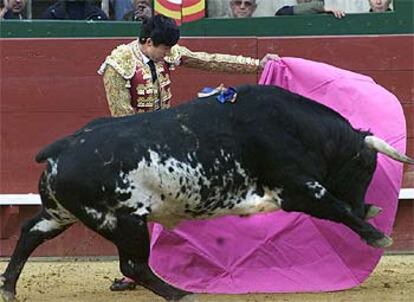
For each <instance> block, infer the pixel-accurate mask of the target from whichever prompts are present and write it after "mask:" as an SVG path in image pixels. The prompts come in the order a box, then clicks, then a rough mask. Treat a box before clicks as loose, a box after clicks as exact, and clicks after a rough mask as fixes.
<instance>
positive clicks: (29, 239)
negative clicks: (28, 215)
mask: <svg viewBox="0 0 414 302" xmlns="http://www.w3.org/2000/svg"><path fill="white" fill-rule="evenodd" d="M66 218H67V217H66ZM73 222H74V220H68V219H64V220H60V219H58V218H56V217H52V216H51V215H50V214H48V213H47V212H46V211H45V210H43V211H42V212H41V213H40V214H38V215H37V216H36V217H35V218H33V219H31V220H29V221H28V222H27V223H26V224H25V225H24V226H23V227H22V231H21V234H20V238H19V240H18V241H17V245H16V247H15V249H14V252H13V255H12V257H11V259H10V262H9V264H8V265H7V268H6V271H5V272H4V273H3V274H2V275H0V297H2V298H3V300H4V301H7V302H8V301H14V297H15V295H16V283H17V280H18V279H19V276H20V273H21V272H22V270H23V267H24V265H25V263H26V261H27V259H28V258H29V256H30V255H31V253H32V252H33V251H34V250H35V249H36V248H37V247H38V246H39V245H40V244H42V243H43V242H45V241H46V240H49V239H52V238H54V237H56V236H57V235H59V234H60V233H62V232H63V231H64V230H66V229H67V228H68V227H69V226H71V225H72V224H73Z"/></svg>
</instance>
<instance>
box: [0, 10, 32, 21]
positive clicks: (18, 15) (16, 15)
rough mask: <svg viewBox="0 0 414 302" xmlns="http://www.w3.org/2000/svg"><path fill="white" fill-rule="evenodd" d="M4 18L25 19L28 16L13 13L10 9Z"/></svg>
mask: <svg viewBox="0 0 414 302" xmlns="http://www.w3.org/2000/svg"><path fill="white" fill-rule="evenodd" d="M3 19H8V20H23V19H26V17H25V16H24V15H23V14H22V13H17V14H16V13H13V12H12V11H11V10H8V11H7V12H6V13H5V14H4V16H3Z"/></svg>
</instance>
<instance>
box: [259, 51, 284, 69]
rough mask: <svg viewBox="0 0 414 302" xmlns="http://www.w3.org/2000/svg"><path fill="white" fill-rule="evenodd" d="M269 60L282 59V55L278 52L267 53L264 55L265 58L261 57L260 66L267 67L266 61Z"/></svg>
mask: <svg viewBox="0 0 414 302" xmlns="http://www.w3.org/2000/svg"><path fill="white" fill-rule="evenodd" d="M269 60H275V61H277V60H280V57H279V56H278V55H277V54H274V53H268V54H266V55H265V56H264V57H263V59H261V60H260V67H261V68H264V67H265V65H266V63H267V62H268V61H269Z"/></svg>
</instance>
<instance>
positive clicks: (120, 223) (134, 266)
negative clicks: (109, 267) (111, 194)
mask: <svg viewBox="0 0 414 302" xmlns="http://www.w3.org/2000/svg"><path fill="white" fill-rule="evenodd" d="M105 237H107V238H108V237H110V238H108V239H110V240H111V241H112V242H114V243H115V244H116V246H117V247H118V251H119V258H120V268H121V272H122V273H123V274H124V275H125V276H127V277H129V278H131V279H133V280H135V281H136V282H137V283H138V284H139V285H141V286H143V287H145V288H147V289H149V290H151V291H152V292H154V293H155V294H157V295H159V296H162V297H163V298H165V299H166V300H167V301H178V300H180V299H181V298H182V297H184V296H186V295H188V294H190V293H189V292H186V291H183V290H180V289H178V288H175V287H173V286H171V285H169V284H167V283H165V282H164V281H163V280H161V279H160V278H159V277H157V276H156V275H155V274H154V273H153V272H152V270H151V268H150V267H149V265H148V259H149V253H150V240H149V235H148V228H147V224H146V219H145V217H141V216H137V215H129V214H125V215H118V216H117V226H116V229H114V230H112V232H111V234H110V235H109V236H108V234H107V235H106V236H105Z"/></svg>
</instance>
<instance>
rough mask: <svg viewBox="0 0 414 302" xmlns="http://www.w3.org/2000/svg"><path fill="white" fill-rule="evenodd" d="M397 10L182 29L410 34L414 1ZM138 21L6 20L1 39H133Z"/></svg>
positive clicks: (398, 4) (399, 2)
mask: <svg viewBox="0 0 414 302" xmlns="http://www.w3.org/2000/svg"><path fill="white" fill-rule="evenodd" d="M394 7H395V11H393V12H387V13H381V14H352V15H347V16H346V17H345V18H343V19H341V20H337V19H335V18H334V17H333V16H332V15H324V14H319V15H302V16H278V17H264V18H247V19H204V20H201V21H198V22H192V23H187V24H184V25H183V26H182V35H183V36H256V37H257V36H259V37H260V36H303V35H349V34H357V35H360V34H362V35H364V34H365V35H367V34H407V33H413V32H414V21H413V12H414V1H413V0H395V1H394ZM138 29H139V24H138V23H134V22H112V21H107V22H86V21H41V20H32V21H14V20H10V21H2V22H0V38H56V37H66V38H70V37H131V36H136V35H137V32H138Z"/></svg>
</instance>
